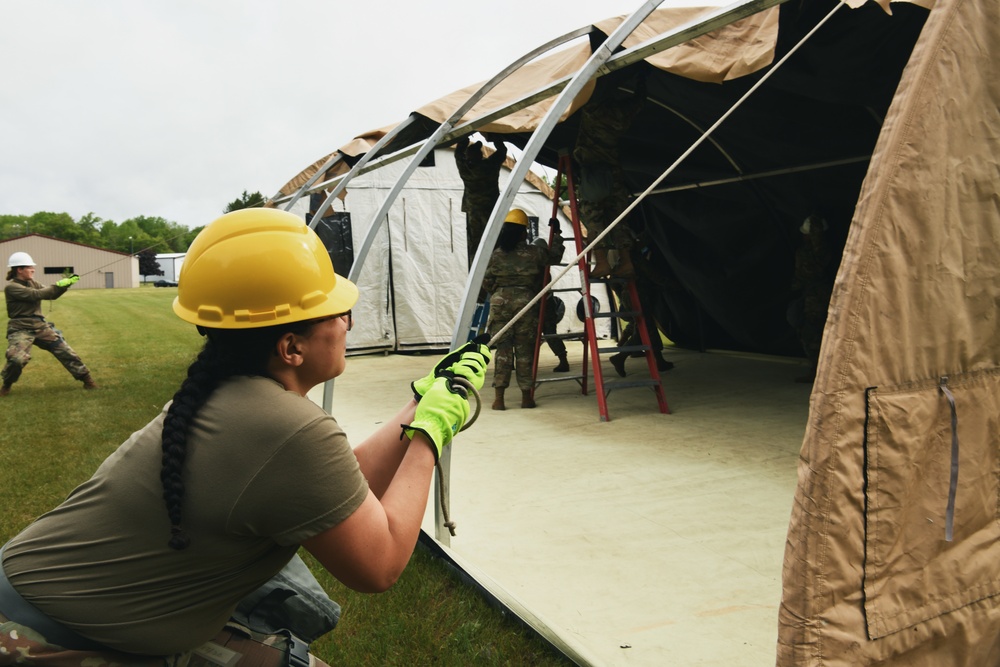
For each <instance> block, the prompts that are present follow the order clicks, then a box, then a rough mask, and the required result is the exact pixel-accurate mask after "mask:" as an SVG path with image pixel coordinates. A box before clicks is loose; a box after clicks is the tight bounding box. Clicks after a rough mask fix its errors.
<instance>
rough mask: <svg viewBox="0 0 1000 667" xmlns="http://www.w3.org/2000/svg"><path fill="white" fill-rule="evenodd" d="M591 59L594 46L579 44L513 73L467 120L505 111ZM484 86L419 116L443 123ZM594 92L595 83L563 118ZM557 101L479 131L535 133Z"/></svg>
mask: <svg viewBox="0 0 1000 667" xmlns="http://www.w3.org/2000/svg"><path fill="white" fill-rule="evenodd" d="M589 57H590V45H589V44H578V45H575V46H571V47H569V48H566V49H563V50H562V51H557V52H556V53H553V54H552V55H549V56H545V57H543V58H540V59H538V60H535V61H533V62H530V63H528V64H527V65H524V66H523V67H521V68H520V69H518V70H517V71H516V72H513V73H511V75H510V76H508V77H507V78H506V79H504V80H503V81H501V82H500V83H499V84H498V85H497V86H496V87H495V88H494V89H493V90H491V91H490V92H489V93H487V95H486V96H485V97H484V98H483V99H481V100H479V102H478V103H477V104H476V106H474V107H473V108H472V109H471V110H470V111H469V112H468V113H467V114H465V116H464V117H463V120H466V121H468V120H472V119H474V118H476V117H478V116H481V115H483V114H485V113H487V112H489V111H492V110H494V109H497V108H500V107H503V106H505V105H506V104H508V103H509V102H513V101H515V100H518V99H520V98H521V97H523V96H525V95H527V94H528V93H530V92H532V91H535V90H538V89H540V88H544V87H546V86H548V85H549V84H551V83H552V82H554V81H558V80H559V79H561V78H563V77H567V76H571V75H572V74H573V73H574V72H576V71H578V70H579V69H580V68H581V67H583V65H584V63H586V62H587V59H588V58H589ZM483 83H485V81H483V82H480V83H476V84H473V85H471V86H466V87H465V88H462V89H461V90H458V91H455V92H454V93H451V94H450V95H446V96H445V97H442V98H441V99H438V100H435V101H434V102H431V103H430V104H427V105H424V106H422V107H420V108H419V109H417V113H419V114H420V115H422V116H427V117H428V118H430V119H431V120H434V121H437V122H438V123H441V122H443V121H445V120H446V119H447V118H449V117H450V116H451V115H452V114H453V113H455V111H456V110H457V109H458V108H459V107H460V106H461V105H462V104H463V103H464V102H465V101H466V100H467V99H469V97H471V96H472V94H473V93H475V92H476V91H477V90H479V89H480V88H482V86H483ZM593 90H594V84H593V82H591V83H588V84H587V86H586V87H585V88H584V90H583V91H581V92H580V94H579V95H577V97H576V99H575V100H574V101H573V104H572V105H570V108H569V109H568V110H567V111H566V112H565V113H564V114H563V115H562V118H563V119H565V118H568V117H569V116H570V114H572V113H573V112H574V111H576V110H577V109H578V108H579V107H580V106H582V105H583V104H584V103H585V102H586V101H587V100H588V99H590V95H591V94H592V93H593ZM554 100H555V98H554V97H550V98H548V99H546V100H543V101H541V102H537V103H535V104H533V105H531V106H530V107H527V108H525V109H521V110H519V111H515V112H514V113H512V114H510V115H508V116H505V117H504V118H501V119H499V120H497V121H495V122H493V123H489V124H487V125H484V126H483V127H481V128H479V129H480V130H481V131H483V132H503V133H510V132H527V131H530V130H533V129H534V128H536V127H537V126H538V124H539V123H540V122H541V121H542V119H543V118H544V117H545V114H546V112H547V111H548V110H549V108H550V107H551V106H552V102H553V101H554Z"/></svg>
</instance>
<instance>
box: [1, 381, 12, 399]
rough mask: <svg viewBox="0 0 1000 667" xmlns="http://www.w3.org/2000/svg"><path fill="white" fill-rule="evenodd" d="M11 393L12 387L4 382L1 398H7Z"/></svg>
mask: <svg viewBox="0 0 1000 667" xmlns="http://www.w3.org/2000/svg"><path fill="white" fill-rule="evenodd" d="M9 393H10V385H9V384H7V383H6V382H4V384H3V386H2V387H0V396H6V395H7V394H9Z"/></svg>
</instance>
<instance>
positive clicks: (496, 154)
mask: <svg viewBox="0 0 1000 667" xmlns="http://www.w3.org/2000/svg"><path fill="white" fill-rule="evenodd" d="M493 145H494V146H496V150H495V151H493V155H490V156H489V157H488V158H486V159H487V160H488V161H489V163H490V164H491V165H493V166H494V167H496V168H499V167H500V165H502V164H503V161H504V160H506V159H507V144H505V143H504V142H502V141H495V142H493Z"/></svg>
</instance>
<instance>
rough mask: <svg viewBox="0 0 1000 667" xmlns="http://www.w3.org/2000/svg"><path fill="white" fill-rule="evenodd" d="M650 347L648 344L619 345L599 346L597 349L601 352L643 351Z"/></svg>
mask: <svg viewBox="0 0 1000 667" xmlns="http://www.w3.org/2000/svg"><path fill="white" fill-rule="evenodd" d="M649 349H652V348H651V347H650V346H649V345H619V346H617V347H599V348H597V351H598V352H600V353H601V354H605V353H607V352H645V351H646V350H649Z"/></svg>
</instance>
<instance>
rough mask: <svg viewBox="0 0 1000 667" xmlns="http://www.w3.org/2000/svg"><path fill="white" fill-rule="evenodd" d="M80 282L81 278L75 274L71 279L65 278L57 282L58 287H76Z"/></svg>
mask: <svg viewBox="0 0 1000 667" xmlns="http://www.w3.org/2000/svg"><path fill="white" fill-rule="evenodd" d="M79 280H80V276H78V275H76V274H75V273H74V274H73V275H71V276H70V277H69V278H63V279H62V280H57V281H56V286H57V287H69V286H70V285H75V284H76V283H77V282H78V281H79Z"/></svg>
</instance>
